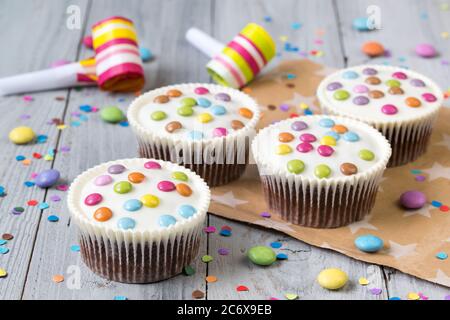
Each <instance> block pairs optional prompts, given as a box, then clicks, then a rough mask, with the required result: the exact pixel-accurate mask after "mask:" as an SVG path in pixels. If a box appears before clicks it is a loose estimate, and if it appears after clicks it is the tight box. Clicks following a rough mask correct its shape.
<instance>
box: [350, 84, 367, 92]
mask: <svg viewBox="0 0 450 320" xmlns="http://www.w3.org/2000/svg"><path fill="white" fill-rule="evenodd" d="M353 92H356V93H366V92H369V88H367V87H366V86H365V85H362V84H358V85H356V86H355V87H354V88H353Z"/></svg>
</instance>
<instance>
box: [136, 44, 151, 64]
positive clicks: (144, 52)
mask: <svg viewBox="0 0 450 320" xmlns="http://www.w3.org/2000/svg"><path fill="white" fill-rule="evenodd" d="M139 54H140V55H141V59H142V61H144V62H147V61H149V60H150V59H151V58H153V54H152V52H151V51H150V49H147V48H144V47H140V48H139Z"/></svg>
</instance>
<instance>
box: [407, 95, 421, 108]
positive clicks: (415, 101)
mask: <svg viewBox="0 0 450 320" xmlns="http://www.w3.org/2000/svg"><path fill="white" fill-rule="evenodd" d="M405 103H406V105H407V106H409V107H413V108H417V107H420V105H421V102H420V100H419V99H417V98H414V97H408V98H406V100H405Z"/></svg>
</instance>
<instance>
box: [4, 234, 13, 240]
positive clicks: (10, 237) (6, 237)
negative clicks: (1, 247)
mask: <svg viewBox="0 0 450 320" xmlns="http://www.w3.org/2000/svg"><path fill="white" fill-rule="evenodd" d="M2 239H4V240H8V241H9V240H12V239H14V236H13V235H12V234H10V233H4V234H2Z"/></svg>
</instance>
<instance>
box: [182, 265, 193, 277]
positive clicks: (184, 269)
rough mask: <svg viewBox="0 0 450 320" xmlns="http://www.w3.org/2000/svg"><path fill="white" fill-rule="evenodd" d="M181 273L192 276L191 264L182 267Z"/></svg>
mask: <svg viewBox="0 0 450 320" xmlns="http://www.w3.org/2000/svg"><path fill="white" fill-rule="evenodd" d="M183 273H184V274H185V275H187V276H192V275H194V274H195V269H194V267H192V266H185V267H184V268H183Z"/></svg>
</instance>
